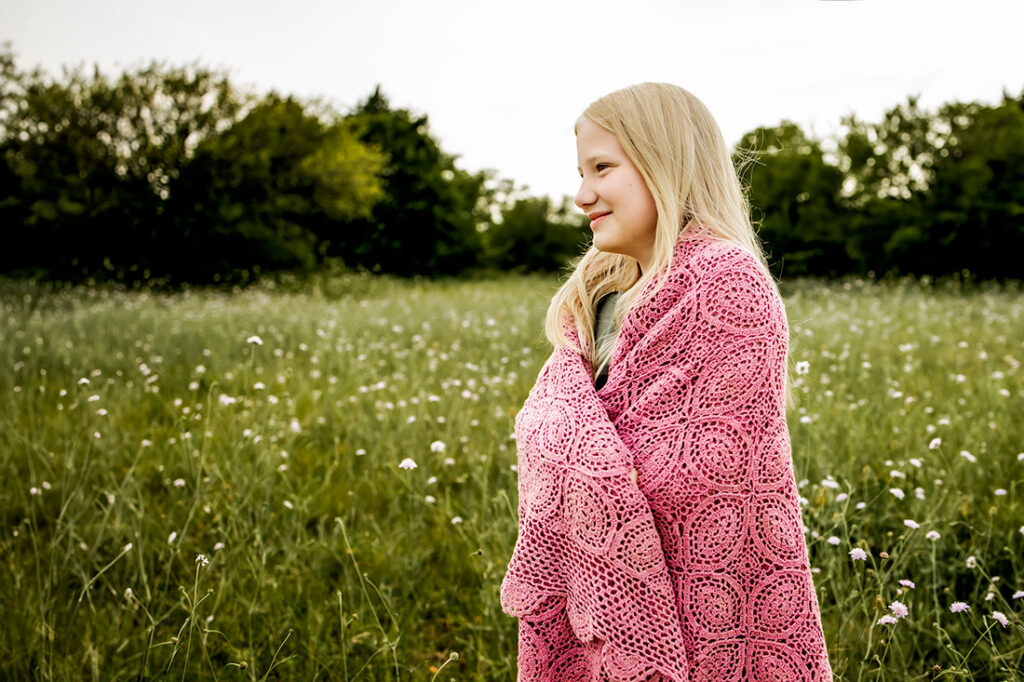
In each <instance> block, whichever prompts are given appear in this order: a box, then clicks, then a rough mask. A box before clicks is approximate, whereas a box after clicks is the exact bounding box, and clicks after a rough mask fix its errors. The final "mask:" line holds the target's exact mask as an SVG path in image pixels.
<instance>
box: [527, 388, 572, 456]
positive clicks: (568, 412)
mask: <svg viewBox="0 0 1024 682" xmlns="http://www.w3.org/2000/svg"><path fill="white" fill-rule="evenodd" d="M539 411H542V414H543V416H542V417H541V419H540V425H539V427H538V433H537V439H536V447H537V448H538V450H539V451H540V455H541V457H544V458H545V459H549V460H551V461H552V462H557V463H561V462H564V461H565V459H566V458H567V457H568V456H569V452H570V451H571V450H572V444H573V442H574V441H575V440H576V434H577V433H578V432H579V428H580V427H579V420H577V419H576V414H575V413H574V412H573V409H572V408H571V407H570V406H569V404H568V403H567V402H565V401H564V400H562V399H561V398H553V399H550V400H549V401H548V403H547V405H546V406H545V407H542V408H541V410H539Z"/></svg>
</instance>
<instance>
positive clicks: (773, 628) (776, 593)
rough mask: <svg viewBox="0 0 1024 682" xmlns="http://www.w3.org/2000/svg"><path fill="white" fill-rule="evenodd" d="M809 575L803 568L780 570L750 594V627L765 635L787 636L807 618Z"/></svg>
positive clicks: (758, 633) (755, 631) (760, 634)
mask: <svg viewBox="0 0 1024 682" xmlns="http://www.w3.org/2000/svg"><path fill="white" fill-rule="evenodd" d="M808 580H809V578H808V577H807V575H806V574H804V573H801V572H800V571H777V572H776V573H774V574H772V575H771V577H769V578H767V579H766V580H764V581H763V582H761V583H760V584H759V585H757V587H755V588H754V591H753V593H752V594H751V596H750V607H749V610H750V622H751V630H752V632H754V633H755V634H757V635H758V636H761V637H764V638H766V639H785V638H787V637H789V636H790V635H792V634H793V633H794V632H795V631H796V630H797V629H798V628H799V627H800V625H801V624H803V623H806V622H807V617H808V613H807V609H808V605H809V604H810V603H811V602H810V598H811V597H813V594H814V593H813V592H811V594H810V595H808V585H807V581H808Z"/></svg>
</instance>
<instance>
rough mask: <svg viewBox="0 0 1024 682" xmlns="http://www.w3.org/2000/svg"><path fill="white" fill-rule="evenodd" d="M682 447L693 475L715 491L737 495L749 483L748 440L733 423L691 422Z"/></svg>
mask: <svg viewBox="0 0 1024 682" xmlns="http://www.w3.org/2000/svg"><path fill="white" fill-rule="evenodd" d="M683 447H684V451H685V452H689V453H690V464H691V466H692V467H693V471H694V473H695V474H697V475H699V476H700V477H701V478H703V479H704V482H705V483H706V484H707V485H709V486H711V487H712V488H714V489H717V490H723V491H738V490H739V489H740V488H741V487H742V486H743V484H744V483H745V482H746V481H748V480H749V479H750V452H751V447H750V439H749V438H748V437H747V435H746V433H745V432H744V430H743V427H742V426H740V424H739V423H738V422H737V421H736V420H733V419H725V418H722V417H708V418H704V419H695V420H693V421H692V422H691V423H690V424H689V425H688V428H687V429H686V443H685V445H684V446H683Z"/></svg>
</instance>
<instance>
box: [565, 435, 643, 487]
mask: <svg viewBox="0 0 1024 682" xmlns="http://www.w3.org/2000/svg"><path fill="white" fill-rule="evenodd" d="M628 457H629V453H628V451H626V450H625V448H624V447H623V446H622V441H621V440H620V439H619V436H618V434H617V433H616V431H615V427H614V426H612V425H611V424H590V425H588V426H585V427H583V430H582V431H581V432H580V435H579V441H578V443H577V445H576V447H575V448H574V449H573V451H572V453H571V458H570V460H569V461H570V463H571V465H572V466H573V468H575V469H576V470H577V471H579V472H580V473H581V474H586V475H587V476H594V477H605V476H609V475H612V474H626V473H629V470H630V469H631V468H632V467H631V465H630V463H629V462H628V461H627V458H628Z"/></svg>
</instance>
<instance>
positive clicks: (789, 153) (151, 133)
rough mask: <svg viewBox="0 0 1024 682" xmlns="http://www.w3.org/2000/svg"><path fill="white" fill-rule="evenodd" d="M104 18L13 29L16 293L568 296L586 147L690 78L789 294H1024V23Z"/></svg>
mask: <svg viewBox="0 0 1024 682" xmlns="http://www.w3.org/2000/svg"><path fill="white" fill-rule="evenodd" d="M971 7H972V11H971V12H967V13H965V12H962V11H960V10H961V4H960V3H957V2H946V1H942V2H927V3H925V2H915V1H913V0H901V1H899V2H891V3H885V4H884V5H883V4H882V3H878V2H870V1H850V2H844V1H829V0H819V1H815V2H811V1H792V0H790V1H787V2H774V3H771V4H770V5H766V4H764V3H758V2H749V1H747V2H741V1H732V2H724V3H711V2H676V3H667V2H653V1H652V2H641V3H637V4H634V5H631V9H630V10H629V11H628V12H626V11H623V10H621V9H620V8H618V6H617V5H616V4H614V3H588V4H586V5H583V4H575V3H565V4H558V5H551V4H550V3H548V4H543V3H533V4H529V3H527V4H522V3H520V4H518V5H517V6H515V7H510V6H499V5H483V4H480V3H458V2H455V3H453V2H442V3H430V4H424V3H415V2H397V1H392V2H380V3H361V4H360V3H350V2H346V3H329V2H305V3H300V4H299V5H297V6H295V8H294V10H290V11H288V12H286V13H285V12H282V10H281V8H280V6H279V5H278V4H276V3H270V2H262V1H260V2H249V3H239V2H218V3H213V4H211V3H201V2H172V3H161V4H145V5H139V4H138V3H130V2H123V1H111V0H105V1H104V2H98V3H92V4H90V5H89V6H88V8H86V7H85V6H83V5H81V4H80V3H76V2H60V1H56V0H44V1H41V2H31V3H29V2H20V3H19V2H7V3H4V5H3V7H2V8H0V23H2V25H3V31H2V36H0V38H3V39H6V41H7V42H6V43H4V46H3V51H2V52H0V65H2V74H0V78H2V86H0V93H2V104H0V159H2V162H0V222H2V224H3V225H4V231H5V237H6V242H7V248H5V249H4V250H3V255H2V256H0V272H2V273H4V274H7V275H10V276H16V277H17V276H32V277H38V278H43V279H50V280H62V281H88V280H92V281H100V280H107V279H111V280H118V281H122V282H124V283H125V284H127V285H129V286H131V285H135V284H136V283H138V284H139V285H141V284H142V283H148V284H149V285H171V286H173V285H175V284H178V283H182V282H190V283H216V282H245V281H249V280H252V279H255V278H258V277H259V276H260V274H261V273H262V274H266V273H268V272H275V271H291V272H299V273H302V272H309V271H311V270H315V269H318V268H322V267H323V266H325V265H328V264H329V265H330V266H331V267H333V268H342V269H347V270H365V271H368V272H374V273H392V274H396V275H401V276H407V275H424V276H437V275H470V274H475V275H479V274H481V273H487V272H508V271H555V270H557V269H558V268H560V267H562V266H564V265H566V264H567V263H568V262H569V260H570V259H571V258H572V257H573V256H575V255H578V253H579V252H580V251H581V250H582V249H584V248H585V247H586V244H587V242H588V240H589V239H590V231H589V229H588V228H587V222H586V221H585V220H584V219H583V217H582V215H581V213H580V211H579V210H578V209H576V208H575V207H574V206H573V205H572V201H571V196H572V195H573V194H574V193H575V190H576V185H575V183H576V181H577V180H578V177H577V174H576V171H575V166H576V159H575V146H574V139H573V135H572V124H573V122H574V121H575V119H576V117H577V116H578V115H579V113H580V112H581V111H582V110H583V109H584V108H585V106H586V105H587V104H588V103H589V102H590V101H592V100H593V99H596V98H597V97H599V96H601V95H603V94H605V93H606V92H609V91H611V90H613V89H616V88H618V87H622V86H625V85H628V84H630V83H633V82H640V81H644V80H660V81H668V82H673V83H676V84H679V85H682V86H683V87H686V88H687V89H689V90H691V91H692V92H694V94H696V95H697V96H698V97H700V98H701V99H702V100H703V101H704V102H705V104H707V105H708V107H709V108H710V109H711V111H712V113H713V114H714V115H715V116H716V117H717V119H718V121H719V123H720V125H721V127H722V129H723V134H724V135H725V137H726V140H727V142H728V143H729V144H731V145H734V148H735V149H736V153H737V157H736V158H737V165H738V166H739V165H740V159H741V158H751V157H752V158H753V160H754V163H752V164H749V165H746V166H745V167H744V169H743V175H744V179H745V181H746V182H747V183H748V184H749V187H750V199H751V203H752V218H753V220H754V221H755V222H756V224H757V225H758V226H759V229H760V234H761V236H762V238H763V240H764V242H765V245H766V248H767V250H768V252H769V255H770V259H771V261H772V263H773V267H774V268H775V272H776V274H778V275H780V276H782V277H785V276H800V275H819V276H837V275H843V274H848V273H856V274H871V275H875V276H881V275H884V274H897V275H900V274H914V275H924V274H927V275H933V276H942V275H950V274H953V273H958V274H961V273H963V271H967V272H968V273H969V276H973V277H977V278H1005V277H1017V276H1020V275H1021V272H1022V271H1021V267H1020V264H1019V259H1018V256H1017V254H1018V253H1020V252H1021V251H1022V250H1024V214H1022V208H1021V207H1022V206H1024V200H1022V197H1021V193H1022V192H1024V189H1022V188H1024V182H1022V180H1024V113H1022V109H1024V59H1021V53H1020V49H1019V44H1018V41H1017V39H1016V37H1015V36H1014V35H1013V30H1014V29H1013V27H1015V26H1017V25H1019V23H1020V22H1021V21H1022V20H1024V6H1022V5H1021V4H1020V3H1005V2H1004V3H998V2H981V3H974V4H972V6H971Z"/></svg>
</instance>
